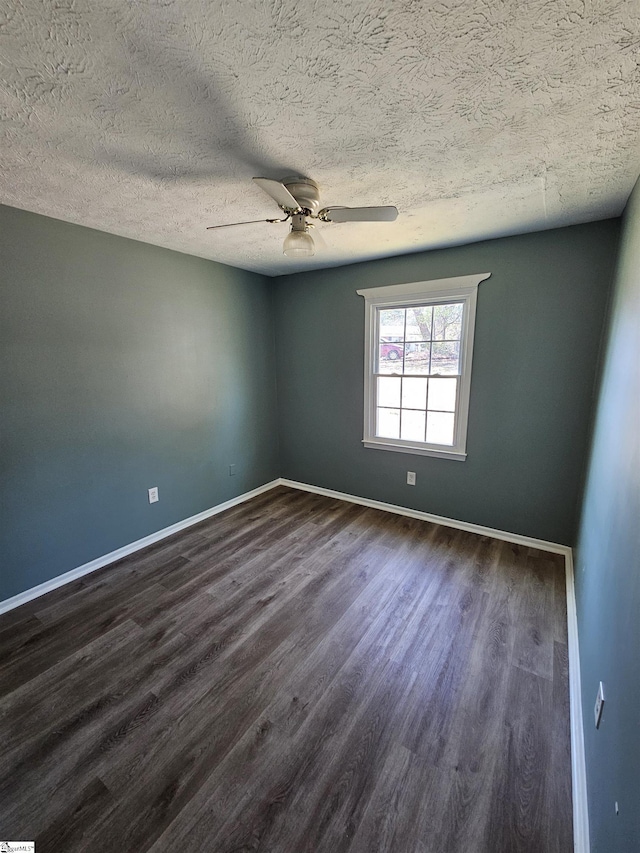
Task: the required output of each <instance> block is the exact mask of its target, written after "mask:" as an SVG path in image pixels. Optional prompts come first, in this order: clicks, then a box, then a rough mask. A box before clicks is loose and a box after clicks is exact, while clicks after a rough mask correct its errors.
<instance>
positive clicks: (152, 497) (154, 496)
mask: <svg viewBox="0 0 640 853" xmlns="http://www.w3.org/2000/svg"><path fill="white" fill-rule="evenodd" d="M159 500H160V498H159V497H158V487H157V486H154V487H153V488H152V489H149V503H150V504H155V503H157V502H158V501H159Z"/></svg>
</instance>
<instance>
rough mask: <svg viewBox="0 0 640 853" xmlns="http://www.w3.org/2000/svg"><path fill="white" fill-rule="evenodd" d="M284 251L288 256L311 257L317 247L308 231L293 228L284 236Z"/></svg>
mask: <svg viewBox="0 0 640 853" xmlns="http://www.w3.org/2000/svg"><path fill="white" fill-rule="evenodd" d="M282 251H283V252H284V254H285V255H286V256H287V257H288V258H310V257H311V256H312V255H315V253H316V247H315V243H314V242H313V237H312V236H311V234H309V232H308V231H299V230H295V231H294V230H293V229H292V230H291V231H290V232H289V233H288V234H287V236H286V237H285V238H284V243H283V244H282Z"/></svg>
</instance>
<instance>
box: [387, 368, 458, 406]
mask: <svg viewBox="0 0 640 853" xmlns="http://www.w3.org/2000/svg"><path fill="white" fill-rule="evenodd" d="M441 381H443V382H446V381H447V380H446V379H444V380H441ZM401 382H402V379H400V377H399V376H398V378H397V379H396V377H395V376H384V377H382V376H380V377H378V405H379V406H387V407H389V408H392V409H397V408H398V407H399V406H400V383H401ZM454 382H455V380H454Z"/></svg>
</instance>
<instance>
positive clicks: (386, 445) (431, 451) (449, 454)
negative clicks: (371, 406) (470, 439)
mask: <svg viewBox="0 0 640 853" xmlns="http://www.w3.org/2000/svg"><path fill="white" fill-rule="evenodd" d="M362 443H363V444H364V446H365V447H368V448H370V449H371V450H393V451H394V452H396V453H412V454H414V455H416V456H436V457H438V458H439V459H453V460H454V461H456V462H464V461H465V459H466V458H467V454H466V453H462V452H461V451H459V450H437V449H435V448H432V447H420V446H419V445H417V444H400V443H399V442H398V443H397V444H392V443H391V442H389V441H383V440H381V439H370V438H365V439H363V440H362Z"/></svg>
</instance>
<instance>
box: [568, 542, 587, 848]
mask: <svg viewBox="0 0 640 853" xmlns="http://www.w3.org/2000/svg"><path fill="white" fill-rule="evenodd" d="M566 578H567V643H568V647H569V707H570V714H571V776H572V779H571V787H572V791H573V849H574V851H575V853H589V850H590V846H591V845H590V841H589V803H588V800H587V768H586V763H585V755H584V727H583V719H582V689H581V683H580V646H579V643H578V611H577V608H576V588H575V583H574V575H573V554H572V553H571V551H570V552H569V553H568V554H567V557H566Z"/></svg>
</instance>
